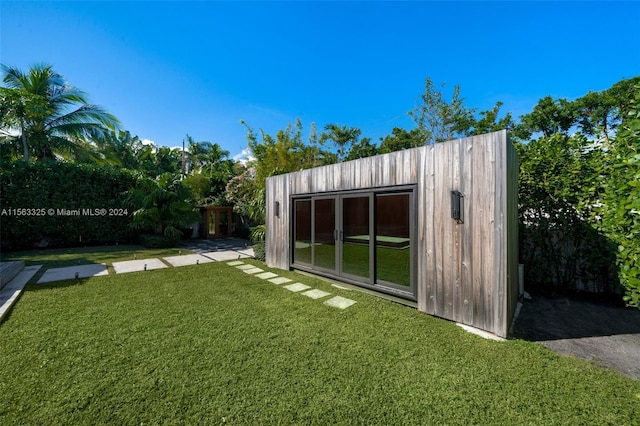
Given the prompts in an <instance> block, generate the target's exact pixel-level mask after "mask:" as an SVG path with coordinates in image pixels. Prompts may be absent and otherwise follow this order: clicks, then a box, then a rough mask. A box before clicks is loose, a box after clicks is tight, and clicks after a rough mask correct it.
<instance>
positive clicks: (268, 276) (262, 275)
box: [256, 272, 278, 280]
mask: <svg viewBox="0 0 640 426" xmlns="http://www.w3.org/2000/svg"><path fill="white" fill-rule="evenodd" d="M277 276H278V274H274V273H273V272H265V273H263V274H258V275H256V277H258V278H260V279H261V280H266V279H267V278H274V277H277Z"/></svg>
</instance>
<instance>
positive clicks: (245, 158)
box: [232, 148, 255, 164]
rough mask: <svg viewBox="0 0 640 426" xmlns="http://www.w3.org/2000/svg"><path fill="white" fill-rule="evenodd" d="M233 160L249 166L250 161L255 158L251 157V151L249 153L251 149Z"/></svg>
mask: <svg viewBox="0 0 640 426" xmlns="http://www.w3.org/2000/svg"><path fill="white" fill-rule="evenodd" d="M232 158H233V161H239V162H240V163H242V164H247V162H248V161H252V160H255V158H254V157H252V156H251V151H249V148H245V149H243V150H242V151H240V152H239V153H237V154H236V155H234V156H233V157H232Z"/></svg>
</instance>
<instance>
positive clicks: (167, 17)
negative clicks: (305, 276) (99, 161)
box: [0, 0, 640, 156]
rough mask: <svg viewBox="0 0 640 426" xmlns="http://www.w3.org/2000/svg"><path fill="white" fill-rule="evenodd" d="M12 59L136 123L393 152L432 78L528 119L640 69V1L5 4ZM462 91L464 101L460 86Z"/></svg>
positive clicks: (230, 142) (0, 13)
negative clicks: (341, 129) (324, 139)
mask: <svg viewBox="0 0 640 426" xmlns="http://www.w3.org/2000/svg"><path fill="white" fill-rule="evenodd" d="M0 24H1V25H0V28H1V29H0V62H2V63H3V64H6V65H10V66H17V67H19V68H22V69H24V70H27V69H28V67H29V66H31V65H33V64H35V63H47V64H51V65H53V66H54V68H55V70H56V71H58V72H59V73H60V74H62V75H63V76H64V77H65V78H66V80H67V81H68V82H69V83H71V84H73V85H75V86H76V87H78V88H80V89H82V90H84V91H85V92H87V93H88V94H89V96H90V99H91V101H92V102H93V103H96V104H99V105H101V106H103V107H105V108H106V109H107V110H109V112H111V113H113V114H115V115H116V116H117V117H118V118H119V119H120V120H121V122H122V123H123V127H124V128H125V129H127V130H129V131H130V132H131V133H132V134H136V135H138V136H139V137H140V138H142V139H150V140H152V141H154V142H155V143H156V144H158V145H165V146H179V145H181V141H182V140H183V139H184V137H185V135H186V134H189V135H191V136H193V137H194V138H195V139H196V140H198V141H210V142H217V143H219V144H220V145H221V146H222V147H223V148H224V149H226V150H228V151H229V152H230V153H231V156H234V155H236V154H239V153H240V152H241V151H242V150H243V149H244V148H246V145H247V143H246V130H245V129H244V127H243V126H241V125H240V124H239V121H240V120H245V121H246V122H247V123H248V124H249V125H250V126H251V127H253V128H254V129H256V130H257V129H260V128H262V129H264V130H265V131H266V132H267V133H272V134H273V133H275V132H276V131H277V130H278V129H283V128H285V127H286V125H287V124H288V123H293V122H294V121H295V119H296V117H300V118H301V119H302V122H303V125H304V128H305V131H308V130H309V126H310V124H311V123H312V122H314V123H315V124H316V126H318V128H319V129H320V128H322V127H323V126H324V125H326V124H328V123H337V124H341V125H342V124H345V125H348V126H354V127H359V128H360V129H362V134H363V136H365V137H370V138H372V139H373V140H374V141H378V139H379V138H380V137H384V136H385V135H387V134H389V133H391V130H392V128H393V127H403V128H405V129H411V128H413V127H414V125H413V122H412V121H411V119H410V118H409V117H408V116H407V111H409V110H411V109H412V108H413V106H414V105H415V104H416V101H417V99H418V97H419V96H420V94H421V93H423V91H424V81H425V78H426V77H427V76H430V77H431V78H432V80H433V81H434V82H436V83H438V84H439V83H440V82H444V81H446V82H447V88H448V89H452V87H453V86H454V85H456V84H458V85H460V87H461V93H462V96H463V97H464V98H465V100H466V101H465V104H466V106H467V107H471V108H478V109H480V110H484V109H489V108H491V107H492V106H493V105H494V104H495V102H496V101H499V100H500V101H502V102H504V106H503V111H511V112H512V113H513V114H514V116H516V117H518V116H520V115H521V114H524V113H527V112H529V111H530V110H531V108H532V107H533V106H534V105H535V104H536V103H537V101H538V100H539V99H540V98H542V97H544V96H546V95H551V96H553V97H566V98H568V99H575V98H577V97H580V96H582V95H584V94H586V93H587V92H588V91H590V90H603V89H606V88H608V87H610V86H611V85H612V84H614V83H616V82H617V81H620V80H621V79H623V78H629V77H634V76H637V75H639V74H640V36H639V35H638V34H639V32H638V31H639V30H638V29H639V28H640V3H639V2H633V1H629V2H610V1H608V2H481V1H474V2H360V1H351V2H303V1H299V2H207V1H200V2H171V1H164V2H153V1H146V2H115V1H107V2H98V1H91V2H88V1H87V2H82V1H76V2H38V1H29V2H13V1H7V0H2V1H1V2H0ZM446 92H447V93H448V94H450V90H446Z"/></svg>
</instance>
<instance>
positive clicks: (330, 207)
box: [266, 131, 519, 337]
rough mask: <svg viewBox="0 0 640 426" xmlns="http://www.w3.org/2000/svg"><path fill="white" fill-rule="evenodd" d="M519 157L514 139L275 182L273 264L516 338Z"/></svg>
mask: <svg viewBox="0 0 640 426" xmlns="http://www.w3.org/2000/svg"><path fill="white" fill-rule="evenodd" d="M517 182H518V157H517V154H516V152H515V148H514V147H513V145H512V144H511V142H510V141H509V138H508V136H507V132H506V131H500V132H495V133H489V134H485V135H479V136H473V137H468V138H463V139H457V140H453V141H448V142H444V143H439V144H435V145H428V146H424V147H419V148H413V149H407V150H403V151H398V152H393V153H390V154H384V155H378V156H375V157H369V158H363V159H359V160H354V161H348V162H344V163H339V164H332V165H328V166H323V167H318V168H313V169H308V170H302V171H299V172H295V173H289V174H284V175H279V176H273V177H270V178H268V179H267V188H266V189H267V220H266V226H267V234H266V262H267V264H268V265H269V266H270V267H275V268H280V269H285V270H288V269H300V270H304V271H308V272H311V273H315V274H319V275H324V276H328V277H331V278H334V279H337V280H341V281H344V282H348V283H351V284H355V285H358V286H361V287H364V288H367V289H371V290H375V291H377V292H380V293H385V294H389V295H393V296H395V297H400V298H403V299H405V300H407V301H409V302H414V305H415V306H416V307H417V308H418V310H420V311H422V312H425V313H427V314H430V315H434V316H438V317H442V318H446V319H449V320H452V321H455V322H458V323H462V324H466V325H470V326H472V327H476V328H479V329H481V330H485V331H488V332H491V333H494V334H496V335H498V336H501V337H507V335H508V332H509V327H510V325H511V322H512V321H513V319H514V315H515V310H516V306H517V302H518V297H519V294H518V200H517V197H518V189H517Z"/></svg>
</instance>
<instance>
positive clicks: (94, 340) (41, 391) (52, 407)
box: [0, 261, 640, 425]
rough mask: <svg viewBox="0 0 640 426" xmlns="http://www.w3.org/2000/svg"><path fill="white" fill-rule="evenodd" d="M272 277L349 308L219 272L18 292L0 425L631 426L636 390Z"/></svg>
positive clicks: (357, 296) (360, 297)
mask: <svg viewBox="0 0 640 426" xmlns="http://www.w3.org/2000/svg"><path fill="white" fill-rule="evenodd" d="M249 262H251V263H256V264H260V263H259V262H255V261H249ZM260 265H261V267H262V268H263V269H268V268H266V267H264V264H260ZM274 272H276V273H278V274H280V275H283V276H287V277H290V278H292V279H294V280H296V281H301V282H304V283H306V284H308V285H311V286H313V287H315V288H321V289H323V290H327V291H330V292H331V293H333V294H339V295H341V296H345V297H349V298H351V299H354V300H356V301H357V302H358V303H356V304H355V305H354V306H352V307H350V308H348V309H346V310H344V311H341V310H338V309H335V308H330V307H328V306H325V305H323V303H322V301H320V300H311V299H309V298H306V297H304V296H302V295H300V294H295V293H291V292H289V291H287V290H285V289H282V288H280V286H276V285H274V284H271V283H269V282H266V281H263V280H260V279H258V278H256V277H253V276H248V275H247V274H245V273H243V272H241V271H240V270H237V269H235V268H232V267H230V266H227V265H226V264H224V263H211V264H204V265H197V266H189V267H181V268H169V269H165V270H155V271H147V272H141V273H131V274H124V275H110V276H106V277H96V278H92V279H86V280H79V281H69V282H62V283H58V284H49V285H41V286H35V285H30V286H27V288H26V291H25V293H24V294H23V295H22V297H21V299H20V301H19V302H18V304H17V305H16V306H15V307H14V308H13V311H12V312H11V313H10V315H9V316H8V318H6V319H5V320H4V322H3V323H2V324H0V360H1V361H0V366H1V369H2V370H1V371H2V374H1V375H0V395H1V397H2V403H1V404H0V424H2V425H11V424H33V425H44V424H46V425H49V424H73V425H82V424H86V425H95V424H127V425H128V424H223V423H228V424H240V425H256V424H272V423H277V424H291V423H293V424H319V425H326V424H366V425H369V424H382V425H392V424H398V425H406V424H421V425H424V424H465V425H468V424H508V425H512V424H536V425H538V424H544V425H550V424H568V425H577V424H594V425H605V424H611V425H632V424H639V423H640V382H638V381H634V380H632V379H628V378H625V377H623V376H620V375H618V374H616V373H614V372H611V371H607V370H603V369H600V368H598V367H596V366H594V365H592V364H589V363H587V362H585V361H582V360H579V359H574V358H568V357H563V356H560V355H556V354H554V353H552V352H551V351H549V350H548V349H546V348H545V347H543V346H540V345H536V344H532V343H528V342H524V341H517V340H513V341H507V342H494V341H488V340H484V339H482V338H479V337H477V336H474V335H471V334H468V333H466V332H465V331H463V330H461V329H460V328H458V327H456V326H455V325H454V324H452V323H450V322H447V321H444V320H440V319H436V318H432V317H429V316H427V315H425V314H422V313H420V312H418V311H416V310H414V309H411V308H407V307H405V306H401V305H398V304H394V303H393V302H389V301H386V300H383V299H380V298H376V297H374V296H370V295H368V294H364V293H361V292H358V291H345V290H338V289H336V288H334V287H332V286H331V285H330V284H329V283H327V282H326V281H324V280H316V279H314V278H310V277H308V276H305V275H300V274H297V273H295V272H284V271H277V270H276V271H274Z"/></svg>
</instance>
